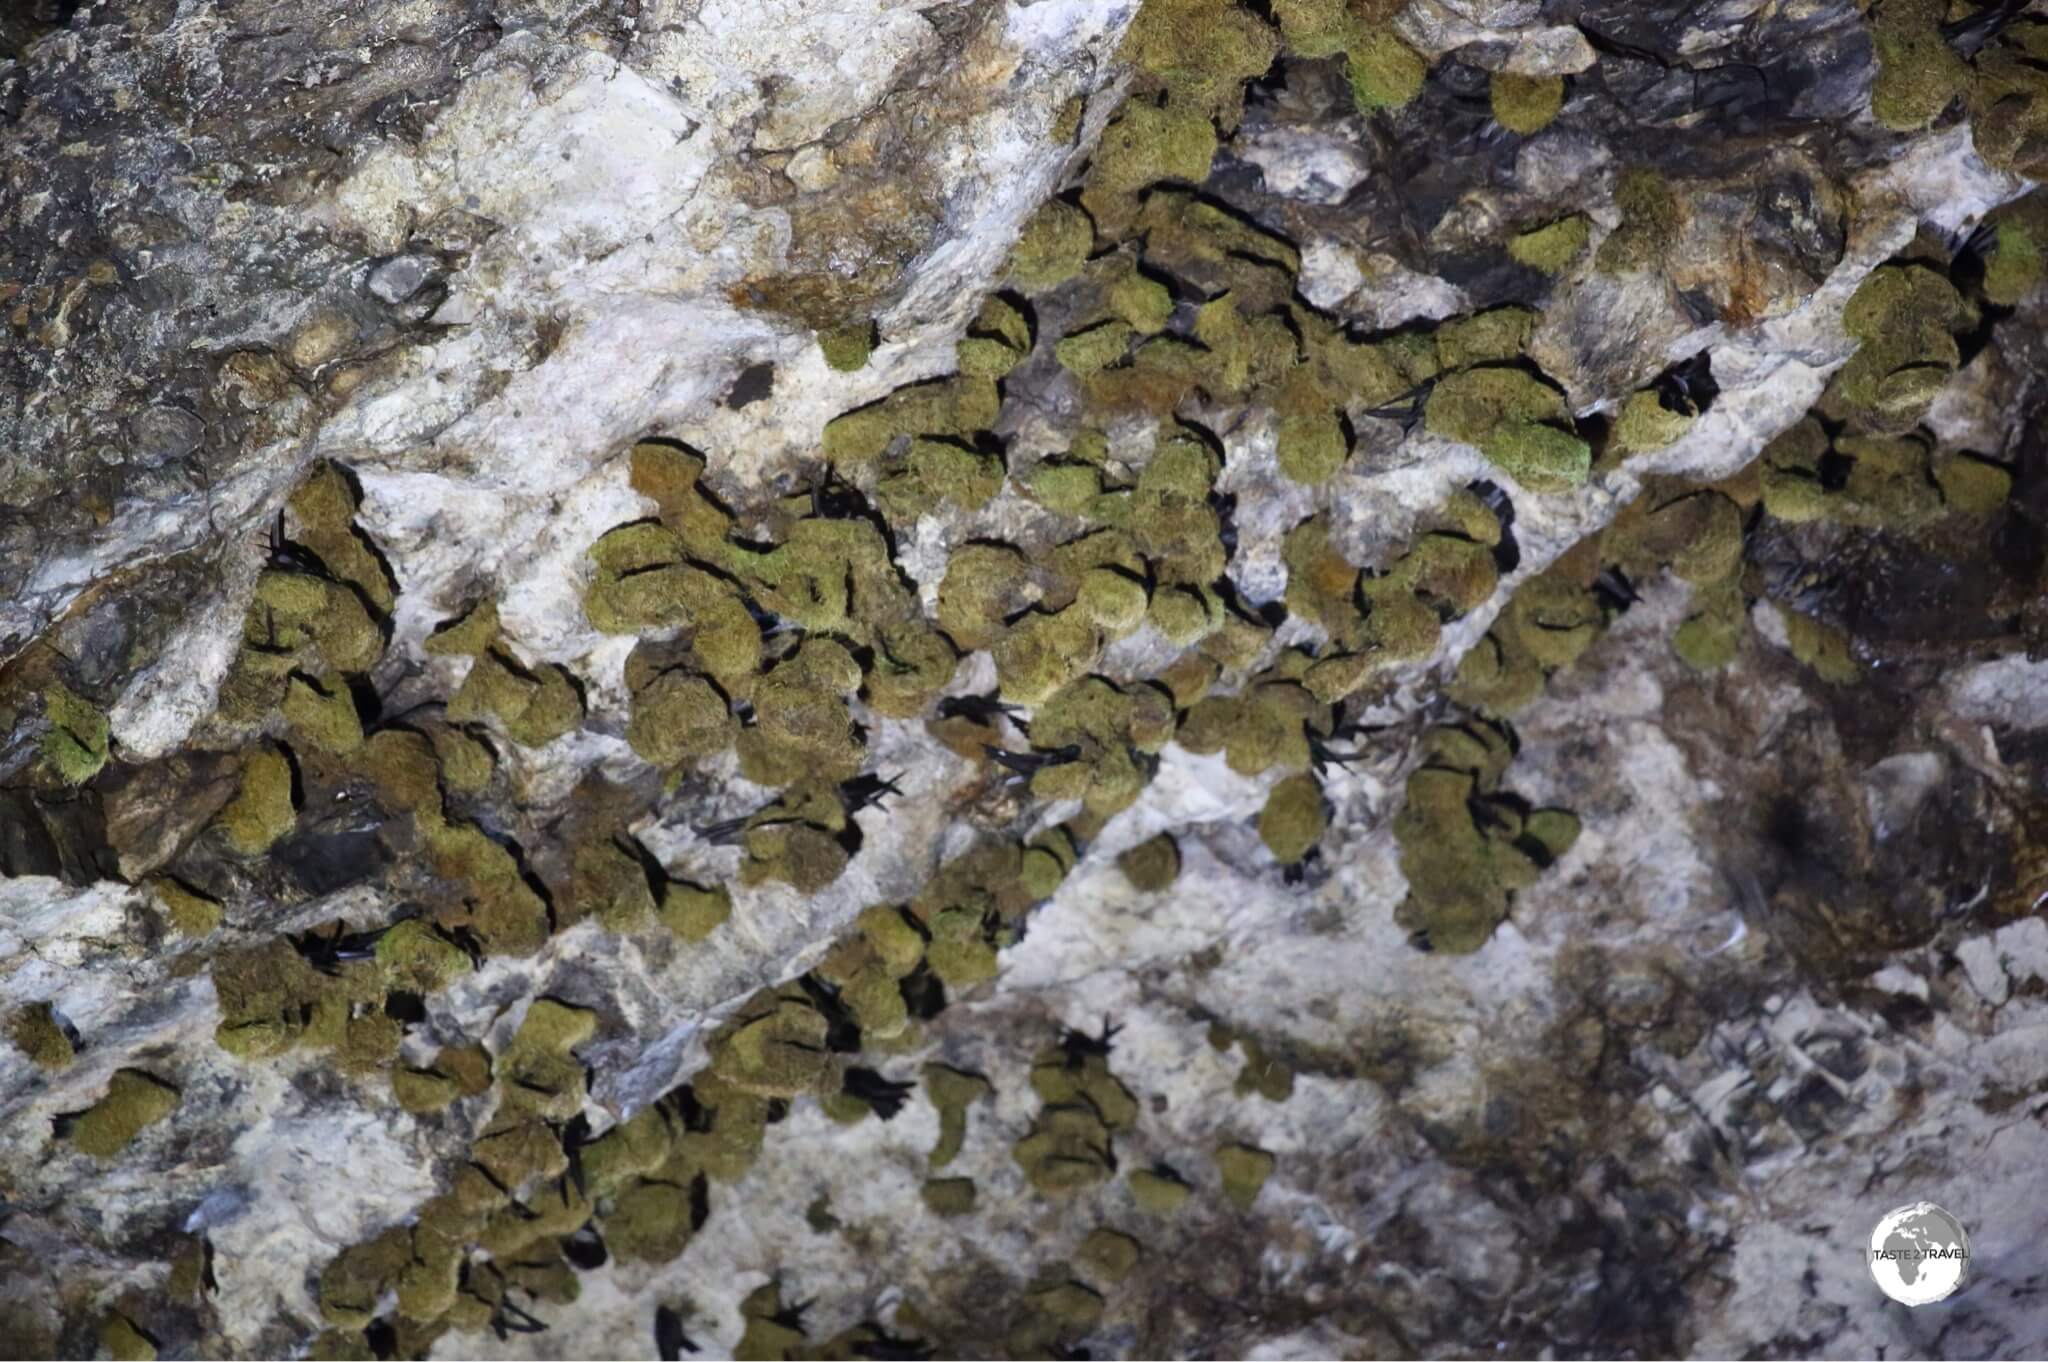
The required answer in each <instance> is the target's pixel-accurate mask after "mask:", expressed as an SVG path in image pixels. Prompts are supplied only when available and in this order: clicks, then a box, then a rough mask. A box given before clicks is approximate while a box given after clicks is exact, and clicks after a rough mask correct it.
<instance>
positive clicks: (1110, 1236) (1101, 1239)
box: [1074, 1226, 1143, 1286]
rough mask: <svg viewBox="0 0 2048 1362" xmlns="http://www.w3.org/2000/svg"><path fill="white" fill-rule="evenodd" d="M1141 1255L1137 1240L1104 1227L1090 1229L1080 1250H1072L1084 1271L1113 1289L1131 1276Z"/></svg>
mask: <svg viewBox="0 0 2048 1362" xmlns="http://www.w3.org/2000/svg"><path fill="white" fill-rule="evenodd" d="M1142 1256H1143V1252H1142V1250H1141V1249H1140V1248H1139V1246H1138V1241H1137V1240H1135V1239H1133V1238H1132V1237H1131V1236H1130V1235H1128V1234H1123V1233H1120V1232H1118V1231H1116V1230H1112V1229H1109V1228H1107V1227H1104V1226H1098V1227H1097V1228H1095V1229H1092V1230H1090V1231H1089V1232H1088V1237H1087V1238H1086V1239H1083V1240H1082V1241H1081V1247H1080V1248H1078V1249H1076V1250H1075V1251H1074V1257H1075V1260H1076V1261H1077V1262H1079V1263H1080V1264H1081V1267H1082V1269H1083V1270H1084V1271H1086V1272H1087V1273H1089V1275H1091V1276H1093V1277H1095V1278H1096V1279H1098V1280H1100V1281H1104V1282H1108V1283H1109V1284H1110V1285H1112V1286H1114V1285H1116V1284H1117V1283H1119V1282H1122V1281H1123V1280H1124V1278H1126V1277H1128V1276H1130V1275H1131V1270H1132V1269H1133V1268H1135V1267H1137V1265H1138V1259H1139V1258H1140V1257H1142Z"/></svg>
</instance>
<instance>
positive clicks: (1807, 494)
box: [1758, 416, 1829, 523]
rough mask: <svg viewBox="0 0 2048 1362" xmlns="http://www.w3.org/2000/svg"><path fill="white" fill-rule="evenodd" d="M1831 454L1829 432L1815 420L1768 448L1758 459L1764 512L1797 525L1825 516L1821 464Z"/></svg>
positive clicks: (1799, 425) (1777, 439) (1826, 497)
mask: <svg viewBox="0 0 2048 1362" xmlns="http://www.w3.org/2000/svg"><path fill="white" fill-rule="evenodd" d="M1828 450H1829V440H1828V434H1827V431H1826V429H1825V428H1824V427H1823V426H1822V425H1821V423H1820V421H1819V420H1818V419H1816V418H1815V417H1812V416H1808V417H1806V418H1804V419H1803V420H1801V421H1800V422H1799V423H1798V424H1797V425H1795V426H1793V427H1792V428H1791V429H1790V430H1787V431H1786V432H1785V433H1784V434H1782V435H1780V436H1778V437H1777V438H1776V439H1774V440H1772V441H1771V442H1770V443H1769V444H1767V445H1765V446H1764V449H1763V453H1762V455H1761V456H1759V459H1758V462H1759V463H1760V464H1761V465H1762V479H1761V481H1762V487H1763V505H1764V510H1765V511H1766V512H1767V513H1768V514H1770V515H1771V516H1773V517H1774V518H1776V519H1778V520H1784V521H1790V522H1794V523H1798V522H1803V521H1809V520H1818V519H1820V518H1821V517H1822V516H1824V515H1825V514H1826V513H1827V501H1828V493H1827V491H1826V489H1825V488H1823V487H1822V485H1821V478H1820V463H1821V460H1822V459H1823V458H1824V457H1826V455H1827V453H1828Z"/></svg>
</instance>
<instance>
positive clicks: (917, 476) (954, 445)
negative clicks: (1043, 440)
mask: <svg viewBox="0 0 2048 1362" xmlns="http://www.w3.org/2000/svg"><path fill="white" fill-rule="evenodd" d="M963 344H965V342H963ZM1002 488H1003V461H1002V459H1001V458H1000V457H998V456H997V455H995V454H992V453H984V452H982V451H980V450H976V449H971V448H969V447H968V446H966V445H963V444H960V443H958V442H957V441H953V440H914V441H912V442H911V446H910V449H909V451H908V452H907V453H906V454H905V455H904V457H903V460H902V463H901V464H900V465H899V466H898V467H897V469H896V470H895V471H894V472H892V473H891V474H890V475H889V476H888V477H886V478H884V479H883V480H882V481H881V483H880V484H879V485H878V486H877V487H876V489H875V502H876V504H877V505H878V506H880V507H881V510H882V514H883V515H884V516H885V517H886V518H887V519H888V520H889V522H890V523H891V524H894V525H904V524H910V523H912V522H914V521H915V520H917V519H918V517H920V516H925V515H930V514H931V513H933V512H934V511H937V510H938V509H939V508H940V507H942V506H953V507H957V508H958V509H960V510H963V511H972V510H977V509H979V508H980V507H982V506H985V505H987V504H988V502H989V501H990V499H992V498H993V497H994V496H995V494H996V493H997V492H1000V491H1001V490H1002Z"/></svg>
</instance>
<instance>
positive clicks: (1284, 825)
mask: <svg viewBox="0 0 2048 1362" xmlns="http://www.w3.org/2000/svg"><path fill="white" fill-rule="evenodd" d="M1329 827H1330V816H1329V813H1328V811H1327V810H1326V808H1325V806H1324V802H1323V787H1322V786H1321V785H1318V784H1317V783H1316V779H1315V777H1314V776H1309V775H1298V776H1289V777H1288V778H1287V779H1285V780H1283V781H1281V782H1280V783H1279V784H1278V785H1275V786H1274V787H1273V789H1272V790H1271V792H1270V793H1268V794H1267V796H1266V806H1265V808H1264V809H1262V810H1260V812H1259V840H1260V841H1262V842H1264V843H1265V844H1266V850H1268V851H1270V852H1272V853H1273V859H1274V860H1276V861H1279V862H1280V863H1281V864H1282V865H1295V864H1298V863H1299V862H1300V861H1301V860H1302V859H1303V858H1304V857H1306V856H1307V855H1308V854H1309V852H1310V851H1313V850H1314V849H1315V845H1316V843H1317V842H1320V841H1321V840H1322V839H1323V834H1324V833H1325V832H1327V831H1329Z"/></svg>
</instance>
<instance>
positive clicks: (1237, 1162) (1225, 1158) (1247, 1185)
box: [1216, 1144, 1274, 1211]
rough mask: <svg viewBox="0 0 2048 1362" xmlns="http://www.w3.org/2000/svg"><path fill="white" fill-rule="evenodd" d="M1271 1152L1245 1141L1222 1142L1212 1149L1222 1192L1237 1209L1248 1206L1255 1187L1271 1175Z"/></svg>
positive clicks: (1248, 1208) (1262, 1183)
mask: <svg viewBox="0 0 2048 1362" xmlns="http://www.w3.org/2000/svg"><path fill="white" fill-rule="evenodd" d="M1273 1163H1274V1159H1273V1155H1272V1154H1271V1153H1270V1152H1268V1151H1267V1150H1264V1149H1257V1148H1254V1147H1253V1146H1251V1145H1246V1144H1226V1145H1223V1146H1222V1147H1220V1148H1219V1149H1217V1151H1216V1172H1217V1174H1218V1176H1220V1177H1221V1178H1222V1179H1223V1195H1224V1196H1226V1197H1228V1198H1229V1199H1230V1204H1231V1205H1233V1206H1235V1207H1237V1209H1238V1210H1240V1211H1248V1210H1250V1209H1251V1208H1252V1202H1254V1201H1256V1200H1257V1199H1258V1196H1259V1189H1260V1188H1262V1187H1264V1186H1265V1185H1266V1179H1267V1178H1269V1177H1271V1176H1272V1175H1273Z"/></svg>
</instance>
